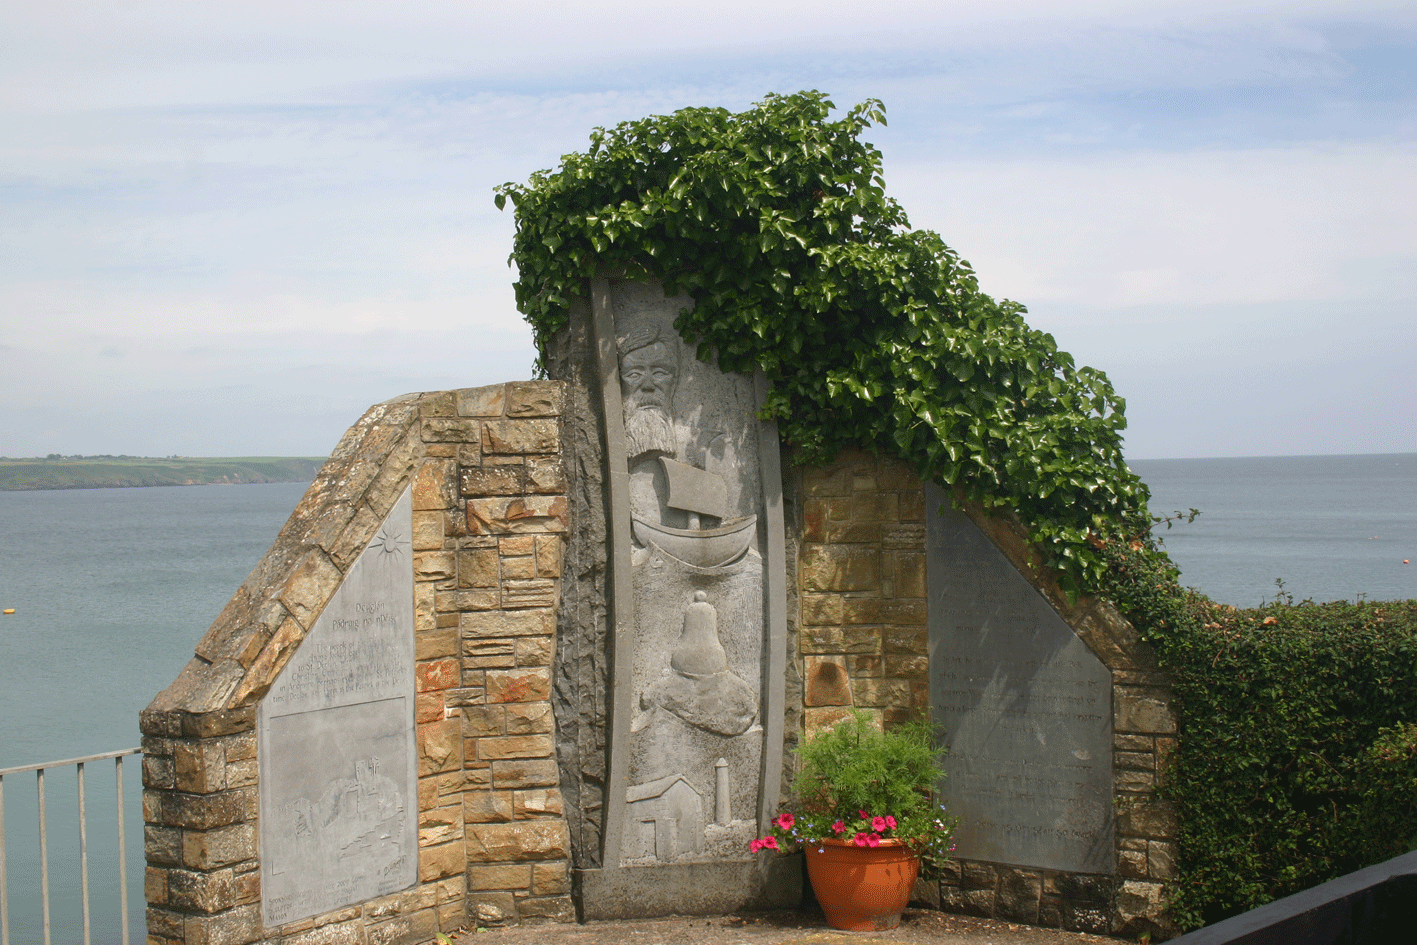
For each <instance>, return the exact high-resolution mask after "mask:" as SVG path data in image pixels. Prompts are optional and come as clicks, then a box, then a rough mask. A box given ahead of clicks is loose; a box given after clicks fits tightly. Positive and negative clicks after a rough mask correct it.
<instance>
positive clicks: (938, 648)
mask: <svg viewBox="0 0 1417 945" xmlns="http://www.w3.org/2000/svg"><path fill="white" fill-rule="evenodd" d="M926 501H927V503H928V506H929V522H928V530H927V539H926V541H927V550H928V565H927V567H928V580H929V594H930V611H929V623H930V705H931V707H932V712H933V715H934V719H935V722H936V724H937V725H938V726H939V727H940V728H941V729H942V730H943V732H944V737H945V742H946V744H947V746H948V747H949V754H948V755H947V756H946V759H945V770H946V779H945V786H944V788H945V789H944V794H945V797H946V799H947V801H948V804H949V808H950V810H951V811H952V812H953V813H954V814H956V815H957V816H958V817H959V818H960V827H959V831H958V834H957V837H956V839H957V842H958V848H957V850H956V853H957V855H958V856H960V857H962V858H964V859H971V860H986V861H989V862H994V863H1008V864H1011V865H1014V866H1025V867H1034V868H1039V869H1056V870H1067V871H1070V872H1078V873H1111V872H1113V869H1114V859H1115V857H1114V853H1113V836H1112V833H1113V816H1112V677H1111V673H1110V672H1109V671H1108V670H1107V667H1105V666H1104V665H1102V663H1101V661H1100V660H1098V659H1097V657H1096V656H1094V655H1093V654H1092V652H1091V651H1090V650H1088V648H1087V646H1086V645H1085V644H1084V643H1083V642H1082V641H1081V640H1079V639H1078V638H1077V636H1076V635H1075V634H1074V633H1073V631H1072V628H1071V627H1069V626H1068V625H1067V623H1066V622H1064V621H1063V619H1062V618H1061V617H1059V616H1058V613H1057V612H1056V611H1055V610H1053V608H1052V607H1051V606H1050V605H1049V604H1048V602H1047V601H1046V600H1045V599H1044V598H1043V596H1042V595H1041V594H1039V593H1038V591H1037V590H1035V589H1034V587H1033V586H1032V585H1031V584H1030V583H1029V582H1028V580H1027V579H1026V578H1024V576H1023V575H1022V574H1020V573H1019V572H1018V569H1017V568H1015V567H1014V566H1013V565H1012V564H1011V563H1010V562H1009V560H1008V559H1007V558H1005V557H1004V555H1003V554H1002V553H1001V552H1000V551H999V550H998V548H996V547H995V546H994V543H993V542H992V541H990V540H989V538H988V536H986V535H985V534H984V533H983V532H981V531H980V530H979V529H978V527H976V526H975V524H974V523H973V522H971V521H970V520H969V518H968V517H967V516H965V515H964V514H963V513H962V512H957V511H955V510H954V509H952V508H950V507H949V499H948V497H947V496H946V495H945V494H944V493H943V492H942V491H941V490H940V489H939V488H938V487H934V486H932V487H930V489H929V491H928V492H927V496H926Z"/></svg>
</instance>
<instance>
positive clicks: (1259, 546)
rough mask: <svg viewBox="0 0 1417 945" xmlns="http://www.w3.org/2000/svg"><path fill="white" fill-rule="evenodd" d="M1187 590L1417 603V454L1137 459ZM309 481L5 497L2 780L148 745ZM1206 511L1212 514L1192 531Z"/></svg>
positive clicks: (67, 890)
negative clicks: (151, 705) (217, 621)
mask: <svg viewBox="0 0 1417 945" xmlns="http://www.w3.org/2000/svg"><path fill="white" fill-rule="evenodd" d="M1131 466H1132V468H1133V470H1134V471H1136V472H1137V474H1138V475H1140V476H1141V477H1142V479H1143V480H1144V481H1146V483H1147V484H1148V485H1149V486H1150V488H1151V492H1152V500H1151V509H1152V511H1153V513H1156V514H1158V515H1169V514H1171V513H1173V512H1180V513H1182V515H1183V518H1182V519H1181V520H1178V521H1176V522H1174V523H1173V525H1172V527H1171V528H1169V529H1168V528H1166V527H1165V526H1164V525H1163V526H1159V527H1158V532H1157V533H1158V535H1160V536H1161V538H1162V539H1163V541H1164V543H1165V547H1166V548H1167V550H1168V551H1169V552H1170V553H1171V556H1172V558H1173V559H1174V560H1175V561H1176V562H1177V564H1178V565H1179V566H1180V568H1181V571H1182V576H1181V580H1182V583H1184V584H1187V585H1189V586H1192V587H1196V588H1198V589H1199V590H1201V591H1203V592H1205V593H1206V594H1208V595H1210V596H1211V597H1212V598H1214V599H1215V600H1217V601H1220V602H1223V603H1229V604H1234V605H1236V606H1241V607H1253V606H1256V605H1259V604H1261V603H1264V602H1266V601H1269V600H1274V599H1275V598H1276V597H1277V596H1280V595H1283V596H1284V597H1285V598H1290V597H1292V599H1293V600H1295V601H1302V600H1306V599H1309V600H1314V601H1327V600H1364V599H1366V600H1394V599H1406V598H1417V565H1414V564H1409V563H1407V562H1409V561H1417V453H1403V454H1390V455H1370V456H1293V457H1264V458H1252V459H1157V460H1138V461H1134V462H1132V463H1131ZM305 489H306V484H304V483H273V484H264V485H206V486H188V487H157V488H137V489H77V490H65V491H49V492H45V491H40V492H0V609H3V608H14V611H15V612H14V614H11V615H4V616H0V769H5V768H10V767H17V766H23V765H29V764H37V763H40V762H48V761H55V760H61V759H67V758H75V757H80V756H85V755H90V754H97V753H100V752H105V751H113V750H116V749H121V748H132V747H137V745H138V738H139V736H138V729H137V716H138V711H139V710H140V709H142V708H143V707H144V706H145V705H147V703H148V702H149V701H151V699H152V697H153V696H154V695H155V694H156V693H157V692H158V691H160V690H161V689H163V688H164V687H165V686H167V685H168V684H169V683H170V682H171V681H172V680H173V679H174V678H175V677H176V676H177V674H178V673H179V672H180V671H181V669H182V666H183V665H184V664H185V663H186V662H187V661H188V660H189V659H191V657H192V650H193V647H194V646H195V645H196V643H197V641H198V640H200V639H201V637H202V634H203V633H204V632H205V631H206V629H207V627H208V626H209V625H210V624H211V622H212V620H213V619H214V618H215V617H216V615H217V613H218V612H219V611H220V610H221V608H222V607H223V606H224V605H225V603H226V601H227V600H228V599H229V598H230V596H231V594H232V593H233V592H234V591H235V590H236V588H237V586H238V585H239V584H240V583H241V582H242V580H244V579H245V577H246V575H247V573H248V572H249V571H250V570H251V568H252V567H253V566H254V565H255V564H256V562H257V561H258V560H259V559H260V557H261V555H262V554H264V553H265V551H266V549H267V548H268V547H269V546H270V544H271V542H272V541H273V540H274V539H275V536H276V533H277V532H278V531H279V530H280V527H281V525H282V524H283V523H284V522H285V519H286V517H287V516H288V515H289V514H290V512H291V510H292V509H293V508H294V507H295V505H296V503H297V502H298V501H299V500H300V497H301V496H302V495H303V494H304V492H305ZM1191 509H1198V510H1199V512H1200V514H1199V515H1197V516H1196V517H1195V518H1194V520H1192V521H1185V520H1184V518H1185V517H1188V516H1189V512H1190V510H1191ZM85 767H86V776H85V777H86V795H87V806H88V816H87V821H86V822H87V829H86V833H87V842H88V847H89V886H90V893H89V900H90V912H91V916H92V924H93V929H94V939H93V940H94V942H96V943H106V942H117V941H118V940H119V931H118V930H119V929H120V927H121V925H120V920H119V915H120V910H119V893H118V881H117V873H118V855H117V845H116V833H117V830H116V815H115V807H116V802H115V794H116V784H115V778H114V765H113V763H112V762H111V761H110V762H95V763H90V764H89V765H86V766H85ZM139 768H140V765H139V763H138V762H137V759H136V758H129V759H128V760H127V762H126V763H125V765H124V769H123V770H124V778H123V781H124V808H125V811H124V818H123V822H124V825H125V834H126V841H127V855H126V857H125V859H126V861H127V864H128V875H129V878H130V883H129V885H130V887H131V888H130V892H129V896H128V899H129V923H128V924H129V928H130V934H131V937H132V941H134V942H141V941H143V940H144V936H143V932H142V926H143V904H142V892H141V889H142V875H143V873H142V869H143V866H142V836H143V832H142V815H141V809H140V807H139V801H140V798H141V779H140V771H139ZM75 781H76V779H75V777H74V769H73V768H72V767H68V768H61V769H55V770H53V771H51V772H50V773H49V774H47V775H46V805H47V811H48V825H49V826H48V837H47V855H48V860H49V870H50V877H51V879H50V890H49V898H50V914H51V917H52V918H51V922H52V928H51V935H52V938H53V941H55V942H74V941H80V940H81V937H82V932H81V929H82V925H81V921H82V919H81V917H82V914H83V906H82V894H81V886H82V883H81V879H80V871H79V858H78V854H77V851H78V845H79V840H78V835H79V831H78V828H77V820H78V817H77V797H76V795H77V791H76V785H75ZM37 804H38V792H37V784H36V778H35V776H34V775H33V774H30V773H26V774H13V775H8V776H4V778H3V780H2V781H0V827H3V830H4V837H5V849H6V868H5V880H6V882H5V885H6V888H7V893H8V898H7V900H6V904H7V911H8V914H9V915H8V918H9V925H10V941H11V942H17V943H20V942H24V943H28V942H39V941H42V940H43V938H42V928H41V925H42V909H41V907H40V904H41V901H42V898H43V890H42V888H41V884H40V882H39V875H40V871H39V843H38V830H37Z"/></svg>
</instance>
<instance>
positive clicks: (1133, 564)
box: [1104, 542, 1417, 927]
mask: <svg viewBox="0 0 1417 945" xmlns="http://www.w3.org/2000/svg"><path fill="white" fill-rule="evenodd" d="M1104 552H1105V554H1106V555H1107V556H1108V557H1109V558H1110V559H1111V560H1112V562H1113V564H1114V568H1113V570H1112V571H1111V572H1110V573H1111V577H1112V581H1111V587H1110V588H1109V596H1111V597H1112V598H1113V599H1114V600H1116V601H1118V602H1119V603H1120V604H1121V605H1122V607H1123V609H1124V612H1126V613H1127V614H1128V616H1129V617H1130V618H1131V620H1132V622H1133V623H1134V624H1135V625H1136V626H1137V627H1138V628H1140V629H1142V630H1143V632H1144V635H1146V636H1147V637H1148V638H1149V639H1150V640H1151V642H1152V643H1153V644H1154V645H1155V646H1156V649H1157V653H1158V655H1159V656H1160V658H1161V660H1162V662H1163V664H1164V665H1165V666H1166V668H1167V669H1168V670H1169V671H1170V672H1171V673H1172V675H1173V677H1174V679H1175V684H1176V688H1175V696H1176V701H1177V708H1178V709H1179V717H1180V721H1181V730H1180V737H1179V741H1178V745H1177V748H1176V750H1175V754H1174V756H1173V758H1172V766H1171V769H1170V771H1169V772H1168V773H1167V775H1166V778H1167V780H1166V787H1165V793H1166V795H1167V796H1168V797H1169V798H1170V800H1171V801H1172V802H1174V803H1175V805H1176V808H1177V814H1178V820H1179V823H1180V836H1179V838H1178V839H1179V842H1180V864H1179V867H1180V876H1179V877H1178V879H1177V881H1176V882H1175V883H1174V884H1173V885H1172V889H1171V897H1172V904H1171V913H1172V915H1173V917H1174V918H1175V919H1176V920H1177V921H1178V922H1180V923H1181V924H1182V926H1183V927H1195V926H1198V925H1201V924H1203V923H1208V922H1213V921H1216V920H1218V919H1220V918H1224V917H1226V916H1229V915H1233V914H1236V913H1238V912H1241V911H1244V910H1246V909H1251V908H1254V907H1255V906H1257V905H1260V904H1262V903H1265V902H1268V901H1271V900H1273V899H1276V898H1279V897H1282V896H1286V895H1289V894H1291V893H1294V892H1297V891H1299V890H1301V889H1305V888H1308V887H1310V886H1314V885H1316V884H1318V883H1321V882H1325V881H1327V880H1329V879H1332V878H1334V877H1336V876H1340V875H1342V874H1344V873H1347V872H1351V871H1352V870H1355V869H1360V868H1362V867H1364V866H1369V865H1372V864H1373V863H1378V862H1381V861H1383V860H1385V859H1388V858H1390V857H1393V856H1396V855H1398V854H1400V853H1403V852H1405V851H1406V850H1407V849H1410V848H1411V847H1412V846H1413V844H1414V841H1417V724H1413V723H1414V722H1417V601H1397V602H1388V603H1373V602H1367V603H1354V604H1350V603H1346V602H1342V601H1339V602H1334V603H1328V604H1314V603H1312V602H1309V601H1305V602H1303V603H1300V604H1295V603H1293V601H1292V599H1289V598H1287V597H1286V596H1284V595H1283V594H1282V591H1281V594H1280V596H1279V597H1278V598H1277V599H1276V600H1274V601H1273V602H1271V603H1269V604H1266V605H1264V606H1262V607H1259V608H1254V609H1248V610H1241V609H1236V608H1234V607H1229V606H1225V605H1220V604H1216V603H1214V602H1213V601H1210V600H1209V599H1208V598H1206V597H1204V596H1202V595H1199V594H1196V593H1194V592H1192V591H1187V590H1184V589H1182V588H1181V587H1180V586H1179V584H1178V583H1177V581H1176V572H1175V569H1174V568H1170V567H1168V566H1167V565H1166V564H1165V563H1164V562H1163V561H1162V560H1161V559H1158V558H1156V557H1154V556H1146V555H1142V554H1139V553H1138V550H1137V549H1136V548H1133V547H1131V546H1130V545H1128V544H1127V543H1125V542H1116V543H1111V544H1109V545H1107V546H1106V547H1105V548H1104Z"/></svg>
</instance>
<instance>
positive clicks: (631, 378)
mask: <svg viewBox="0 0 1417 945" xmlns="http://www.w3.org/2000/svg"><path fill="white" fill-rule="evenodd" d="M620 376H621V377H623V378H624V379H625V380H626V382H628V383H630V384H634V383H636V382H637V381H639V379H640V378H641V377H643V376H644V371H641V370H639V369H638V368H636V369H633V370H629V371H625V372H623V373H622V374H621V375H620Z"/></svg>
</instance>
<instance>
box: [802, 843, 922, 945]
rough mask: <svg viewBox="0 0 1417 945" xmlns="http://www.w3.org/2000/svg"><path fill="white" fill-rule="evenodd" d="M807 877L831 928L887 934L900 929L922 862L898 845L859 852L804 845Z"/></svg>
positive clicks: (838, 845) (829, 845)
mask: <svg viewBox="0 0 1417 945" xmlns="http://www.w3.org/2000/svg"><path fill="white" fill-rule="evenodd" d="M802 849H803V852H805V853H806V856H807V877H808V878H809V879H810V880H811V881H812V889H813V890H814V891H815V892H816V894H817V902H819V903H821V906H822V911H823V912H825V913H826V915H827V924H828V925H830V926H831V927H832V928H834V929H842V930H843V931H846V932H883V931H885V930H887V929H893V928H895V927H896V926H898V925H900V914H901V913H902V912H904V911H905V907H906V905H907V904H908V903H909V902H910V891H911V889H912V888H914V886H915V877H916V876H918V875H920V858H919V857H917V856H916V855H915V854H914V853H912V852H911V851H910V848H909V847H907V846H906V845H905V844H904V843H902V842H901V841H899V840H882V841H881V845H880V846H878V847H858V846H856V845H855V844H854V843H848V842H846V841H844V840H819V841H815V842H810V841H809V842H807V843H804V844H803V845H802Z"/></svg>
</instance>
